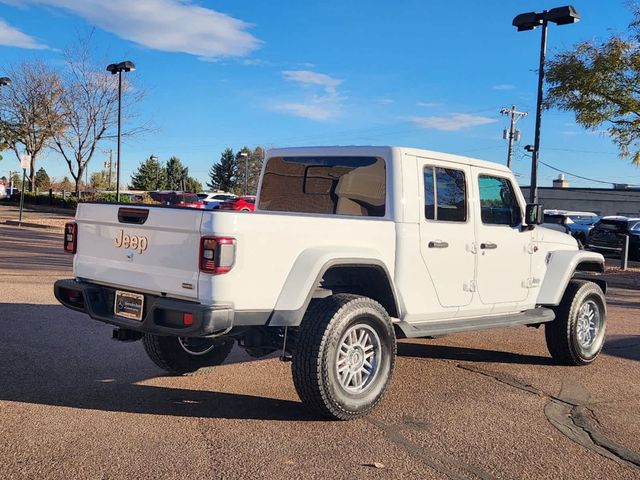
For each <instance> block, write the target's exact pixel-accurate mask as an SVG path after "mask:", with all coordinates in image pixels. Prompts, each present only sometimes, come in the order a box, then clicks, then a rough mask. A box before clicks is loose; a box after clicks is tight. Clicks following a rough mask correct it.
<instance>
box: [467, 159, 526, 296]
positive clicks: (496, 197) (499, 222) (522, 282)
mask: <svg viewBox="0 0 640 480" xmlns="http://www.w3.org/2000/svg"><path fill="white" fill-rule="evenodd" d="M473 173H474V179H475V185H476V187H477V188H478V199H479V205H477V207H476V208H477V209H478V210H479V212H478V213H479V215H478V221H477V222H476V229H477V244H478V271H477V274H476V282H477V287H478V293H479V294H480V300H481V301H482V303H483V304H485V305H489V304H500V303H517V302H521V301H523V300H525V299H526V297H527V295H528V292H529V290H528V289H529V287H530V285H529V282H530V278H529V277H530V272H531V253H530V249H531V248H532V232H531V231H530V230H528V229H523V228H522V218H523V216H522V207H521V205H520V203H519V202H518V197H517V196H516V194H515V189H514V185H513V184H512V183H511V180H510V179H509V178H506V177H501V176H499V175H496V174H495V173H485V172H483V171H482V170H480V169H477V168H474V169H473Z"/></svg>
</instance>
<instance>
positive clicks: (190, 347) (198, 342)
mask: <svg viewBox="0 0 640 480" xmlns="http://www.w3.org/2000/svg"><path fill="white" fill-rule="evenodd" d="M178 343H179V344H180V346H181V347H182V349H183V350H184V351H185V352H187V353H188V354H189V355H195V356H199V355H206V354H207V353H209V352H210V351H211V350H213V349H214V348H215V344H214V343H213V340H210V339H208V338H192V337H178Z"/></svg>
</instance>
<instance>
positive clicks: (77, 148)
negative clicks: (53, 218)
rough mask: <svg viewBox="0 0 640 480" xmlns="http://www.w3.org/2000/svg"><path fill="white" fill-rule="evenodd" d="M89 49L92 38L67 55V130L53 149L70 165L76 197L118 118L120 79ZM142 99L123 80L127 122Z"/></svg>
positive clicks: (57, 137)
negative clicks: (101, 65) (99, 64)
mask: <svg viewBox="0 0 640 480" xmlns="http://www.w3.org/2000/svg"><path fill="white" fill-rule="evenodd" d="M89 45H90V38H88V39H81V40H80V41H79V42H78V44H77V45H76V47H75V48H74V49H72V50H69V51H68V52H66V54H65V57H66V67H67V68H66V72H65V74H64V86H65V88H64V92H63V95H62V98H61V103H62V105H63V109H64V111H65V123H66V128H65V129H64V130H57V131H56V132H55V134H54V135H53V149H54V150H55V151H56V152H58V153H59V154H60V155H62V157H63V158H64V160H65V161H66V162H67V166H68V167H69V173H71V176H72V177H73V179H74V181H75V192H76V195H79V194H80V181H81V179H82V175H83V173H84V171H85V169H86V168H87V165H88V164H89V162H90V161H91V159H92V158H93V155H94V153H95V152H96V148H97V146H98V143H99V142H100V141H102V140H103V139H105V138H108V137H111V136H112V134H113V131H114V130H115V127H116V123H117V118H118V117H117V115H118V89H117V83H116V80H117V78H116V77H115V76H112V75H111V74H109V73H107V72H106V71H104V68H99V67H96V66H95V65H94V63H93V62H92V55H91V51H90V46H89ZM142 96H143V93H142V91H140V90H136V91H133V89H131V88H129V84H128V83H127V82H126V81H125V79H123V97H124V98H123V112H124V113H123V116H124V117H125V118H126V111H127V110H128V109H129V108H130V107H131V106H132V105H133V104H135V103H137V102H138V101H139V100H140V99H141V98H142ZM142 130H144V129H143V128H142V127H140V128H137V129H129V130H128V131H126V132H125V133H124V134H123V135H126V136H131V135H133V134H136V133H140V132H141V131H142Z"/></svg>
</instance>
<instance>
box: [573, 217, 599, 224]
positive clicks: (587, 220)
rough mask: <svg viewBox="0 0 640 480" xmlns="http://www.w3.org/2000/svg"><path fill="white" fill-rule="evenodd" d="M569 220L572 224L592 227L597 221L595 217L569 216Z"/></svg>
mask: <svg viewBox="0 0 640 480" xmlns="http://www.w3.org/2000/svg"><path fill="white" fill-rule="evenodd" d="M569 218H570V219H571V221H572V222H573V223H579V224H580V225H592V224H594V223H595V221H596V220H597V217H593V216H591V215H569Z"/></svg>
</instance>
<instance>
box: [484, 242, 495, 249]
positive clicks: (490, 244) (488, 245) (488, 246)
mask: <svg viewBox="0 0 640 480" xmlns="http://www.w3.org/2000/svg"><path fill="white" fill-rule="evenodd" d="M480 248H481V249H482V250H495V249H496V248H498V245H496V244H495V243H493V242H485V243H481V244H480Z"/></svg>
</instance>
